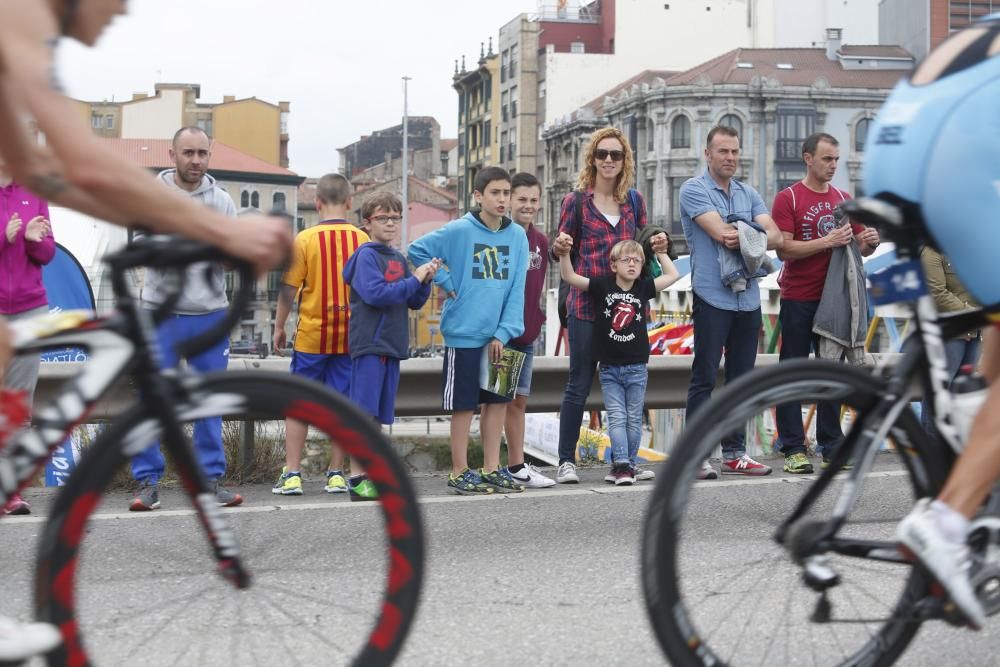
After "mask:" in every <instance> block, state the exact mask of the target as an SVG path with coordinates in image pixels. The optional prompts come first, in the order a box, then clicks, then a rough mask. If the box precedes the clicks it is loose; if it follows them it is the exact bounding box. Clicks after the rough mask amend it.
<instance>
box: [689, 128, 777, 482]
mask: <svg viewBox="0 0 1000 667" xmlns="http://www.w3.org/2000/svg"><path fill="white" fill-rule="evenodd" d="M739 158H740V139H739V135H738V134H737V132H736V130H734V129H732V128H730V127H725V126H717V127H714V128H712V130H711V131H710V132H709V133H708V142H707V146H706V148H705V162H706V164H707V168H706V169H705V172H704V173H703V174H702V175H701V176H697V177H695V178H690V179H688V180H687V181H686V182H685V183H684V185H682V186H681V190H680V205H681V206H680V208H681V224H682V225H683V226H684V235H685V236H686V237H687V241H688V247H689V248H690V250H691V290H692V294H693V297H694V306H693V317H694V361H693V363H692V367H691V384H690V385H689V387H688V399H687V416H688V418H690V417H691V415H692V414H694V412H695V411H696V410H697V409H698V408H699V407H701V405H702V404H703V403H704V402H705V401H707V400H708V399H709V397H710V396H711V395H712V389H713V388H714V387H715V375H716V373H717V372H718V369H719V361H720V360H721V359H722V351H723V349H725V352H726V382H729V381H731V380H733V379H735V378H737V377H739V376H740V375H742V374H744V373H746V372H748V371H750V370H751V369H752V368H753V367H754V364H755V363H756V361H757V341H758V337H759V335H760V327H761V314H760V288H759V287H758V285H757V280H756V279H755V278H753V277H747V279H746V280H745V283H742V282H739V281H737V282H734V283H732V284H730V285H729V286H727V285H725V284H724V283H723V277H722V275H723V264H722V262H721V261H720V254H721V253H722V252H724V251H725V250H729V251H734V253H733V256H734V257H735V258H736V260H737V261H738V262H742V260H741V259H740V237H739V233H738V231H737V227H736V225H735V224H731V223H734V222H736V221H737V220H742V221H744V222H753V223H756V224H757V225H758V226H759V227H760V228H762V229H763V231H764V232H765V233H766V234H767V247H768V248H780V247H781V246H782V240H783V239H782V235H781V232H780V231H779V230H778V227H777V226H776V225H775V224H774V221H773V220H771V216H770V215H769V214H768V210H767V207H766V206H765V205H764V200H763V199H761V197H760V195H759V194H757V191H756V190H754V189H753V188H752V187H750V186H749V185H746V184H745V183H741V182H740V181H738V180H736V179H735V178H733V174H735V173H736V170H737V169H738V168H739ZM738 284H739V285H741V286H742V289H740V287H739V286H737V285H738ZM770 472H771V468H770V467H768V466H766V465H763V464H761V463H758V462H757V461H754V460H753V459H752V458H750V457H749V456H748V455H747V453H746V444H745V443H744V437H743V433H742V432H741V433H733V434H731V435H730V436H728V437H726V438H725V439H723V441H722V473H723V474H730V475H768V474H770ZM716 477H717V474H716V472H715V469H714V468H712V466H711V465H710V464H709V463H708V461H705V462H704V463H703V464H702V468H701V471H700V472H699V478H701V479H715V478H716Z"/></svg>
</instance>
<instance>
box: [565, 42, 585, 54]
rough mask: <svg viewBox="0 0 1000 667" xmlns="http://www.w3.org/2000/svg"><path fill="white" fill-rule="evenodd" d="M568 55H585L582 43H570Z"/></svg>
mask: <svg viewBox="0 0 1000 667" xmlns="http://www.w3.org/2000/svg"><path fill="white" fill-rule="evenodd" d="M569 52H570V53H586V49H585V47H584V45H583V42H570V44H569Z"/></svg>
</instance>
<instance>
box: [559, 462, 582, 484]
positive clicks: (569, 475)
mask: <svg viewBox="0 0 1000 667" xmlns="http://www.w3.org/2000/svg"><path fill="white" fill-rule="evenodd" d="M556 481H557V482H559V483H560V484H579V483H580V477H579V476H578V475H577V474H576V464H575V463H570V462H569V461H567V462H566V463H563V464H562V465H561V466H559V470H557V471H556Z"/></svg>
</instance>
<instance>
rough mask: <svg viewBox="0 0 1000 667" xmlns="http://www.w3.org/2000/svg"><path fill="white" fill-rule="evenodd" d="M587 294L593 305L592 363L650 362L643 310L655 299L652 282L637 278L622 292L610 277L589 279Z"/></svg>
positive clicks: (625, 363)
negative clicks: (588, 293) (629, 287)
mask: <svg viewBox="0 0 1000 667" xmlns="http://www.w3.org/2000/svg"><path fill="white" fill-rule="evenodd" d="M588 291H589V292H590V298H591V299H593V301H594V315H595V317H594V348H593V355H594V361H599V362H600V363H602V364H605V365H608V366H626V365H628V364H645V363H647V362H649V335H648V334H647V333H646V311H647V308H646V306H647V304H648V302H649V300H650V299H652V298H653V297H654V296H656V288H655V287H654V286H653V279H652V278H645V279H642V278H640V279H639V280H636V281H635V282H634V283H632V289H630V290H625V289H622V288H621V287H619V286H618V284H617V283H616V282H615V276H613V275H611V276H606V277H603V278H591V279H590V287H589V289H588Z"/></svg>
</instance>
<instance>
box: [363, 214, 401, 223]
mask: <svg viewBox="0 0 1000 667" xmlns="http://www.w3.org/2000/svg"><path fill="white" fill-rule="evenodd" d="M368 219H369V220H371V221H372V222H377V223H378V224H380V225H384V224H385V223H387V222H394V223H396V224H397V225H398V224H399V223H401V222H402V221H403V216H401V215H376V216H375V217H374V218H368Z"/></svg>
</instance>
